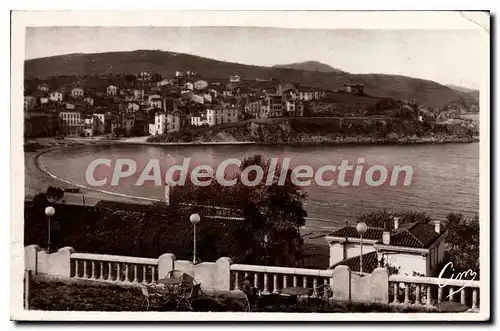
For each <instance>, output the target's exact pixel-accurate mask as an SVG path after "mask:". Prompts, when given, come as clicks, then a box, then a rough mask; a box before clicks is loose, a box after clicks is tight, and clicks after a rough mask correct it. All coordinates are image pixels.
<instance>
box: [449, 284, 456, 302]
mask: <svg viewBox="0 0 500 331" xmlns="http://www.w3.org/2000/svg"><path fill="white" fill-rule="evenodd" d="M453 290H454V288H453V286H450V290H449V292H448V298H449V300H450V301H455V300H454V298H455V293H453Z"/></svg>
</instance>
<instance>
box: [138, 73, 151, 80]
mask: <svg viewBox="0 0 500 331" xmlns="http://www.w3.org/2000/svg"><path fill="white" fill-rule="evenodd" d="M151 77H152V75H151V73H150V72H147V71H143V72H140V73H139V74H138V75H137V80H138V81H150V80H151Z"/></svg>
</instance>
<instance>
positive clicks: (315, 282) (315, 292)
mask: <svg viewBox="0 0 500 331" xmlns="http://www.w3.org/2000/svg"><path fill="white" fill-rule="evenodd" d="M313 291H314V292H313V293H314V296H315V297H318V277H314V279H313Z"/></svg>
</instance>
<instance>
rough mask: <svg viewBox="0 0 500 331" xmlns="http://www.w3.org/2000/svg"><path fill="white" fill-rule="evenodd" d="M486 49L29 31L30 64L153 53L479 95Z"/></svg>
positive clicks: (234, 30) (335, 39) (448, 40)
mask: <svg viewBox="0 0 500 331" xmlns="http://www.w3.org/2000/svg"><path fill="white" fill-rule="evenodd" d="M480 42H481V39H480V34H479V32H478V31H474V30H345V29H341V30H340V29H329V30H323V29H321V30H320V29H285V28H263V27H258V28H257V27H28V28H27V29H26V48H25V52H26V53H25V56H26V59H32V58H39V57H46V56H53V55H61V54H69V53H99V52H110V51H131V50H137V49H154V50H164V51H172V52H179V53H189V54H193V55H199V56H203V57H208V58H212V59H217V60H223V61H230V62H238V63H243V64H252V65H264V66H272V65H275V64H288V63H293V62H302V61H311V60H314V61H319V62H322V63H325V64H328V65H330V66H333V67H335V68H338V69H341V70H344V71H347V72H350V73H363V74H366V73H384V74H396V75H404V76H410V77H416V78H423V79H429V80H433V81H436V82H438V83H441V84H444V85H448V84H453V85H457V86H462V87H468V88H473V89H479V87H480V80H481V75H480V72H481V68H480V61H481V54H480V52H479V49H480V47H481V44H480Z"/></svg>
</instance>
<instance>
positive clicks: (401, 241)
mask: <svg viewBox="0 0 500 331" xmlns="http://www.w3.org/2000/svg"><path fill="white" fill-rule="evenodd" d="M398 223H399V219H397V218H396V219H395V220H394V226H393V227H392V229H384V228H370V227H369V228H368V230H367V231H366V233H365V234H364V235H363V272H367V273H371V272H372V271H373V270H374V269H375V268H377V267H378V266H380V265H382V263H383V264H386V265H390V266H391V267H394V268H396V269H399V274H402V275H408V276H413V275H414V274H415V273H416V274H419V275H423V276H436V274H437V273H439V270H437V267H438V266H439V265H440V263H441V262H442V261H443V260H444V251H445V242H444V235H443V233H441V229H440V223H439V221H436V222H435V224H434V225H432V224H426V223H419V222H414V223H408V224H404V225H401V226H399V224H398ZM326 240H327V242H328V244H329V246H330V265H331V267H335V266H338V265H347V266H349V267H350V268H351V269H352V270H354V271H358V270H359V266H360V253H361V238H360V235H359V233H358V232H357V230H356V227H354V226H345V227H343V228H340V229H338V230H336V231H334V232H333V233H331V234H329V235H327V236H326Z"/></svg>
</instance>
